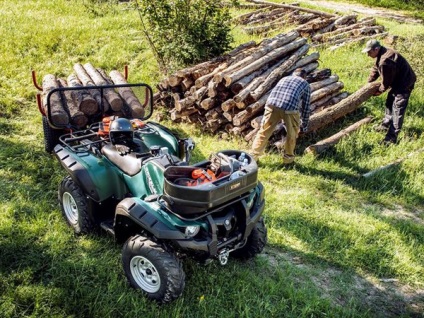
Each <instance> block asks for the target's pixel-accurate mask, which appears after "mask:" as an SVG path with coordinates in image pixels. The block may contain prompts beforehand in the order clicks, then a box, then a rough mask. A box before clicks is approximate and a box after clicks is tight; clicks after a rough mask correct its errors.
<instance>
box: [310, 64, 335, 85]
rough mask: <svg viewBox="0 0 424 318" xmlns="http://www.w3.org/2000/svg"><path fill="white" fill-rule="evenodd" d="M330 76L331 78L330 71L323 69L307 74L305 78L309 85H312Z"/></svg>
mask: <svg viewBox="0 0 424 318" xmlns="http://www.w3.org/2000/svg"><path fill="white" fill-rule="evenodd" d="M330 76H331V70H330V69H329V68H324V69H321V70H317V71H314V72H312V73H310V74H308V76H306V80H307V81H308V82H309V83H314V82H318V81H322V80H324V79H326V78H329V77H330Z"/></svg>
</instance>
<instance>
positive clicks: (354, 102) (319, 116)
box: [307, 82, 380, 132]
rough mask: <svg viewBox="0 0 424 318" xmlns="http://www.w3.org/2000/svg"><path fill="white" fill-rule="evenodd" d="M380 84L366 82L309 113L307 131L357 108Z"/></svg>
mask: <svg viewBox="0 0 424 318" xmlns="http://www.w3.org/2000/svg"><path fill="white" fill-rule="evenodd" d="M379 86H380V83H379V82H373V83H368V84H366V85H364V86H363V87H361V88H360V89H359V90H357V91H356V92H355V93H353V94H351V95H350V96H348V97H347V98H345V99H343V100H342V101H340V103H338V104H336V105H333V106H330V107H328V108H326V109H324V110H322V111H321V112H319V113H316V114H313V115H311V117H310V119H309V124H308V131H307V132H311V131H317V130H318V129H320V128H322V127H324V126H326V125H328V124H329V123H331V122H334V121H335V120H337V119H338V118H340V117H343V116H345V115H347V114H348V113H350V112H352V111H354V110H355V109H357V108H358V107H359V106H360V105H361V104H362V103H363V102H364V101H366V100H368V99H369V98H370V97H371V96H373V95H374V93H375V92H377V90H378V88H379Z"/></svg>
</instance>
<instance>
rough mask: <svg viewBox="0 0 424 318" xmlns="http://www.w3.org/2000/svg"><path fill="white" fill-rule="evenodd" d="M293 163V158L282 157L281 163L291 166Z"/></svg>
mask: <svg viewBox="0 0 424 318" xmlns="http://www.w3.org/2000/svg"><path fill="white" fill-rule="evenodd" d="M293 162H294V156H290V155H284V157H283V163H284V164H285V165H286V164H291V163H293Z"/></svg>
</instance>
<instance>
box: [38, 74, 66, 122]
mask: <svg viewBox="0 0 424 318" xmlns="http://www.w3.org/2000/svg"><path fill="white" fill-rule="evenodd" d="M42 87H43V94H42V95H43V107H44V111H45V113H46V114H47V113H49V114H50V115H51V116H50V119H51V124H53V125H58V126H64V125H68V124H69V116H68V114H67V112H66V111H65V108H64V106H63V102H62V98H61V94H60V93H59V92H55V93H53V94H51V95H50V98H49V100H50V109H48V100H47V97H48V95H49V93H50V92H51V91H53V90H54V89H56V88H59V87H60V85H59V82H58V81H57V79H56V76H54V75H52V74H47V75H45V76H44V77H43V84H42Z"/></svg>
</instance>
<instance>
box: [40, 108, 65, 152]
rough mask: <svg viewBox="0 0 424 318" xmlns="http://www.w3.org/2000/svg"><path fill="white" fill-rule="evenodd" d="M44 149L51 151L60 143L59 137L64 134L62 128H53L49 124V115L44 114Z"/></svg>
mask: <svg viewBox="0 0 424 318" xmlns="http://www.w3.org/2000/svg"><path fill="white" fill-rule="evenodd" d="M43 132H44V150H45V151H46V152H48V153H51V152H52V151H53V149H54V147H55V146H56V145H57V144H58V143H59V137H60V136H62V135H63V133H64V131H63V130H62V129H53V128H52V127H50V125H49V121H48V120H47V117H45V116H43Z"/></svg>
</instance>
